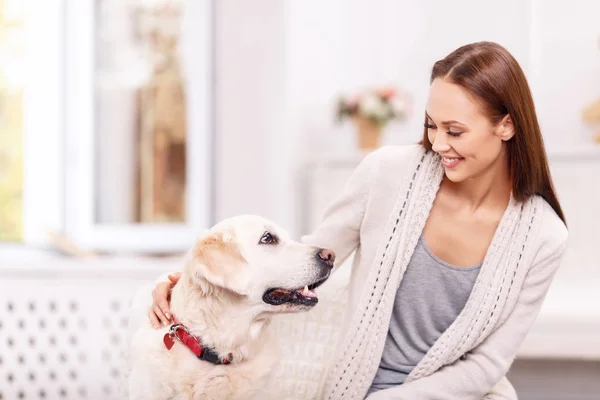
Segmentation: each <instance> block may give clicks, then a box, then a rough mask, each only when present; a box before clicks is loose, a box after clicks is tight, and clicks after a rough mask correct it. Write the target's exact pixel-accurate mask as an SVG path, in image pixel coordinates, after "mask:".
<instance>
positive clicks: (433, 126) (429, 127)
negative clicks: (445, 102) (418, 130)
mask: <svg viewBox="0 0 600 400" xmlns="http://www.w3.org/2000/svg"><path fill="white" fill-rule="evenodd" d="M425 128H427V129H434V128H435V125H432V124H425Z"/></svg>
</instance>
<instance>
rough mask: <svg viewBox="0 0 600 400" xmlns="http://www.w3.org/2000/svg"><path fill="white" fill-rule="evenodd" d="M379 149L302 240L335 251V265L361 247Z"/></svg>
mask: <svg viewBox="0 0 600 400" xmlns="http://www.w3.org/2000/svg"><path fill="white" fill-rule="evenodd" d="M380 152H381V149H380V150H376V151H374V152H372V153H369V154H368V155H367V156H366V157H365V158H364V159H363V160H362V161H361V163H360V164H359V165H358V167H356V169H355V170H354V172H353V173H352V175H351V176H350V178H349V179H348V182H346V185H345V187H344V189H343V191H342V193H341V194H340V196H339V197H337V198H336V199H335V200H334V201H333V202H332V203H331V204H330V205H329V206H328V207H327V208H326V210H325V214H324V216H323V218H322V220H321V222H320V224H319V225H318V226H317V228H316V229H315V231H314V232H313V233H312V234H310V235H306V236H303V237H302V239H301V241H302V242H303V243H305V244H309V245H312V246H318V247H323V248H327V249H331V250H333V251H334V252H335V254H336V261H335V267H338V266H340V265H341V264H342V263H343V262H344V260H346V258H348V256H349V255H350V254H351V253H352V252H353V251H354V250H355V249H356V247H357V246H358V243H359V237H360V227H361V224H362V221H363V217H364V214H365V209H366V204H367V200H368V197H369V192H370V189H371V181H372V179H374V177H375V169H376V165H377V164H378V161H377V160H378V159H379V154H380Z"/></svg>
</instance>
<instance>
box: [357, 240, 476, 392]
mask: <svg viewBox="0 0 600 400" xmlns="http://www.w3.org/2000/svg"><path fill="white" fill-rule="evenodd" d="M480 268H481V264H478V265H475V266H472V267H455V266H452V265H450V264H448V263H445V262H444V261H442V260H440V259H439V258H437V257H436V256H435V255H434V254H433V253H432V252H431V251H430V250H429V248H428V247H427V244H426V243H425V241H424V240H423V237H422V236H421V238H420V239H419V242H418V244H417V247H416V248H415V251H414V253H413V256H412V258H411V260H410V262H409V263H408V266H407V268H406V272H405V273H404V277H403V278H402V281H401V282H400V287H399V288H398V291H397V292H396V299H395V300H394V309H393V311H392V317H391V320H390V328H389V330H388V334H387V338H386V341H385V346H384V348H383V356H382V357H381V363H380V364H379V369H378V370H377V374H376V375H375V379H374V380H373V383H372V385H371V388H370V389H369V393H368V394H371V393H372V392H374V391H377V390H381V389H387V388H390V387H392V386H396V385H400V384H402V383H403V382H404V379H405V378H406V376H407V375H408V374H409V373H410V372H411V371H412V369H413V368H414V367H415V366H416V365H417V363H418V362H419V361H421V359H422V358H423V356H424V355H425V353H427V351H428V350H429V349H430V348H431V346H433V344H434V343H435V341H436V340H437V339H438V338H439V337H440V336H441V334H442V333H443V332H444V331H445V330H446V329H447V328H448V327H449V326H450V324H452V322H454V320H455V319H456V317H457V316H458V314H459V313H460V312H461V311H462V309H463V307H464V306H465V304H466V302H467V299H468V298H469V295H470V294H471V289H472V288H473V285H474V284H475V279H477V275H478V274H479V270H480Z"/></svg>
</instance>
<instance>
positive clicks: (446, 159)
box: [442, 157, 460, 163]
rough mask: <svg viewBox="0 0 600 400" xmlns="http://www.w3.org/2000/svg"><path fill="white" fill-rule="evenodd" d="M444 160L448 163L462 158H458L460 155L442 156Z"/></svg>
mask: <svg viewBox="0 0 600 400" xmlns="http://www.w3.org/2000/svg"><path fill="white" fill-rule="evenodd" d="M442 160H444V162H446V163H452V162H454V161H456V160H460V158H458V157H456V158H450V157H442Z"/></svg>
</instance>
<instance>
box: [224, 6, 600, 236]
mask: <svg viewBox="0 0 600 400" xmlns="http://www.w3.org/2000/svg"><path fill="white" fill-rule="evenodd" d="M216 3H217V44H216V46H217V80H216V88H217V108H218V114H217V121H216V122H217V136H218V143H217V145H218V157H217V177H216V180H217V194H216V196H217V204H216V218H217V219H221V218H224V217H226V216H229V215H233V214H238V213H241V212H253V213H258V214H262V215H265V216H267V217H270V218H273V219H275V220H276V221H278V222H279V223H281V224H282V225H284V226H286V227H289V228H290V229H291V230H292V231H293V232H294V233H299V232H298V230H299V227H300V226H301V225H300V221H299V219H298V218H299V217H298V215H297V210H298V209H299V207H300V205H301V204H302V201H303V199H302V197H301V195H302V193H298V189H297V178H298V177H299V174H300V173H301V163H302V162H303V160H304V159H305V158H306V157H307V156H314V155H318V154H321V153H331V152H347V151H351V150H352V149H353V146H354V137H353V129H352V126H350V125H349V124H343V125H341V126H338V125H336V124H335V123H334V115H333V104H334V102H335V100H336V96H338V95H339V94H341V93H343V92H351V91H355V90H358V89H361V88H364V87H368V86H373V85H381V84H388V83H389V84H393V85H397V86H398V87H400V88H401V89H403V90H406V91H408V92H409V93H410V94H411V95H412V97H413V102H414V113H413V115H414V116H413V118H412V119H410V120H409V121H407V122H405V123H399V124H394V125H393V126H390V127H389V129H388V131H387V133H386V136H385V139H384V140H385V142H386V143H405V142H414V141H416V140H417V139H418V138H419V136H420V134H421V132H422V128H421V124H422V119H421V117H420V116H421V115H422V114H421V113H422V111H423V108H424V104H425V100H426V96H427V90H428V76H429V73H430V71H431V66H432V64H433V62H434V61H436V60H437V59H440V58H442V57H444V56H445V55H446V54H448V53H449V52H451V51H452V50H454V49H455V48H456V47H458V46H460V45H462V44H466V43H469V42H473V41H479V40H491V41H496V42H498V43H500V44H502V45H503V46H505V47H506V48H508V49H509V50H510V51H511V52H512V53H513V55H514V56H515V57H516V58H517V60H518V61H519V62H520V63H521V65H522V66H523V68H524V70H525V72H526V74H527V75H528V77H529V78H530V83H531V86H532V88H533V91H534V97H535V99H536V102H537V107H538V110H539V117H540V119H541V123H542V127H543V128H544V134H545V136H546V139H547V144H548V146H549V147H552V148H555V147H560V146H564V145H566V144H569V146H570V145H572V144H573V143H574V142H585V141H589V140H590V138H589V137H590V133H591V129H590V128H588V127H586V126H584V124H583V123H582V122H581V120H580V114H581V109H582V107H583V106H584V105H585V104H587V103H589V102H591V101H592V100H594V99H595V97H598V96H600V90H598V87H600V85H599V84H600V49H598V47H597V44H598V42H597V39H598V37H599V36H600V28H598V25H597V21H596V20H597V16H598V15H600V2H597V1H592V0H590V1H584V0H576V1H570V2H565V1H559V0H545V1H542V0H529V1H523V0H508V1H505V2H503V3H502V5H501V6H500V5H496V6H495V7H492V6H491V5H490V4H491V3H488V2H480V1H477V0H459V1H453V2H446V1H443V0H422V1H419V0H406V1H402V2H400V1H395V0H372V1H369V2H364V1H359V0H330V1H326V2H324V1H316V0H305V1H288V2H281V1H278V0H270V1H269V0H254V1H252V2H239V1H235V0H221V1H219V2H216Z"/></svg>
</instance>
